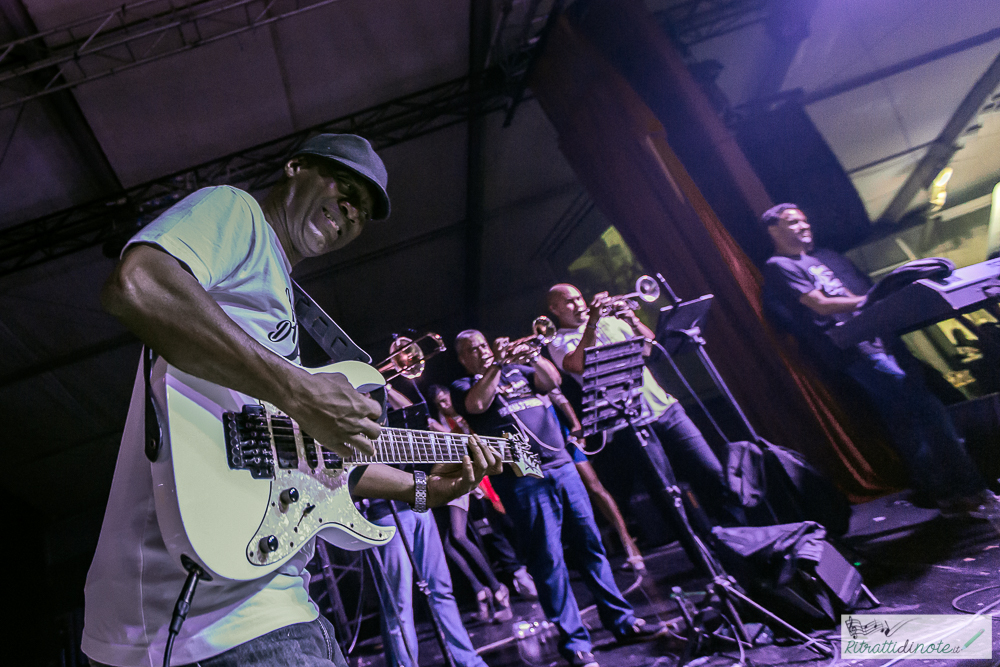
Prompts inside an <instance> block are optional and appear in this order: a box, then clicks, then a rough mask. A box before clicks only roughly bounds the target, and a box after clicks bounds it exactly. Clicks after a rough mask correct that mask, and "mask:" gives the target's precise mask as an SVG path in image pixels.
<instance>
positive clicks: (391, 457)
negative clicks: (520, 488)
mask: <svg viewBox="0 0 1000 667" xmlns="http://www.w3.org/2000/svg"><path fill="white" fill-rule="evenodd" d="M470 437H471V436H468V435H465V434H462V433H436V432H434V431H411V430H409V429H401V428H385V427H384V428H383V429H382V432H381V433H380V434H379V436H378V438H377V439H376V440H374V441H372V444H373V445H374V446H375V452H374V453H373V454H371V455H367V454H361V453H357V454H355V455H354V456H351V457H349V458H346V459H344V463H350V464H360V463H459V462H461V460H462V457H463V456H465V455H467V454H468V453H469V444H468V443H469V438H470ZM479 440H480V442H482V443H483V444H484V445H486V446H487V447H490V448H492V449H494V450H495V451H497V452H499V453H500V455H501V457H502V458H503V462H504V463H510V462H511V453H510V447H509V443H508V442H507V441H506V440H504V439H503V438H490V437H483V436H479Z"/></svg>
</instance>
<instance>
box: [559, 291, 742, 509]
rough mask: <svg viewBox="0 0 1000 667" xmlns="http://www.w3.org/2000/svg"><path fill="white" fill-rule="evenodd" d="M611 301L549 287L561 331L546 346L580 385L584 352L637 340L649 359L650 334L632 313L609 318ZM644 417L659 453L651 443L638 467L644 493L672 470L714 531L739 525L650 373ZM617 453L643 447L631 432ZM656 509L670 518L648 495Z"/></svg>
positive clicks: (693, 433)
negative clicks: (641, 340)
mask: <svg viewBox="0 0 1000 667" xmlns="http://www.w3.org/2000/svg"><path fill="white" fill-rule="evenodd" d="M610 301H611V298H610V297H609V296H608V293H607V292H600V293H598V294H595V295H594V297H593V299H591V302H590V304H589V305H588V304H587V302H586V301H584V299H583V294H581V293H580V290H579V289H577V288H576V287H574V286H573V285H569V284H566V283H562V284H559V285H555V286H553V287H552V288H551V289H550V290H549V294H548V308H549V312H551V313H552V315H553V316H554V317H555V318H556V320H557V322H558V324H559V330H558V331H557V333H556V337H555V338H554V339H553V340H552V342H551V343H549V346H548V350H549V354H551V355H552V359H553V361H555V363H556V365H557V366H558V367H559V368H560V370H562V371H563V372H565V373H567V374H568V375H569V376H570V377H572V378H573V379H574V380H576V382H577V383H579V384H581V385H582V379H583V370H584V369H583V366H584V364H583V361H584V350H586V349H587V348H588V347H594V346H601V345H607V344H609V343H616V342H620V341H625V340H629V339H632V338H635V337H636V336H641V337H643V338H645V339H646V340H647V341H648V342H647V345H646V349H645V351H644V354H645V355H647V356H648V355H649V353H650V350H651V346H650V345H649V343H650V342H652V340H653V338H654V336H653V332H652V331H651V330H650V329H649V327H647V326H646V325H645V324H643V323H642V321H641V320H639V318H638V316H637V315H636V313H635V311H633V310H631V309H628V308H625V309H622V310H621V311H620V312H619V313H618V316H617V317H612V316H607V315H605V314H604V313H605V312H606V311H607V310H608V308H607V307H608V305H609V302H610ZM642 402H643V416H644V417H645V421H648V423H649V427H650V429H651V430H652V432H653V434H654V435H655V436H656V438H657V439H658V440H659V441H660V444H661V445H662V447H658V446H656V445H655V444H654V443H650V444H649V446H648V447H646V452H645V453H646V454H647V455H648V460H649V463H650V464H651V466H652V467H650V466H649V465H643V463H645V460H644V459H643V458H639V459H637V461H636V467H635V469H636V471H637V474H638V475H639V476H640V477H641V478H642V479H643V481H644V485H646V486H647V488H650V490H651V491H652V489H655V488H657V486H652V487H650V485H651V484H658V483H659V482H660V480H662V479H663V478H664V476H666V478H667V479H670V478H672V473H671V472H670V471H671V469H672V471H673V472H676V473H677V477H678V479H679V480H680V481H683V482H686V483H688V484H689V485H690V486H691V489H692V491H693V492H694V493H695V495H696V496H697V498H698V500H699V501H700V502H701V504H702V506H703V507H704V508H705V510H706V512H707V513H708V516H709V519H710V520H711V521H712V523H713V524H716V525H738V524H740V523H742V513H741V512H740V510H739V508H736V507H735V506H734V504H733V502H732V500H731V497H732V493H731V492H730V491H729V489H728V486H727V484H726V478H725V471H724V468H723V464H722V463H721V462H720V461H719V458H718V456H716V454H715V452H713V451H712V448H711V447H710V446H709V445H708V443H707V442H706V441H705V438H704V437H703V436H702V434H701V431H699V430H698V427H697V426H695V425H694V423H693V422H692V421H691V419H690V417H688V416H687V414H686V413H685V412H684V408H683V407H681V405H680V403H678V401H677V399H676V398H674V397H673V396H671V395H670V394H668V393H667V392H665V391H664V390H663V388H662V387H660V385H659V384H658V383H657V382H656V380H655V379H654V378H653V375H652V373H650V371H649V369H648V368H643V370H642ZM615 443H616V446H618V447H620V448H621V449H619V450H616V451H620V452H622V453H625V452H629V453H631V454H632V455H637V454H639V453H640V452H639V450H638V449H636V448H637V447H638V446H640V445H641V443H639V442H638V441H637V439H636V438H635V435H634V433H633V432H632V430H631V429H627V428H626V429H622V430H620V431H618V432H617V433H616V434H615ZM650 495H651V497H652V498H653V501H654V503H656V504H657V505H658V506H659V508H660V510H661V512H662V513H664V514H665V516H667V517H669V516H670V512H669V510H668V508H667V507H666V506H665V499H664V497H663V494H657V493H651V494H650Z"/></svg>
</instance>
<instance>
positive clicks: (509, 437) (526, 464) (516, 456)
mask: <svg viewBox="0 0 1000 667" xmlns="http://www.w3.org/2000/svg"><path fill="white" fill-rule="evenodd" d="M503 437H504V439H505V440H506V441H507V446H508V447H509V448H510V467H511V468H512V469H513V470H514V474H516V475H517V476H518V477H524V476H525V475H529V476H531V477H541V476H542V462H541V461H540V460H539V458H538V454H535V453H534V452H533V451H531V446H530V445H529V444H528V441H527V440H525V439H524V436H523V435H521V434H520V433H504V435H503Z"/></svg>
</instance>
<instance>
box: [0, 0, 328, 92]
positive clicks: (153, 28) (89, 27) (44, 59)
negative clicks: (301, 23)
mask: <svg viewBox="0 0 1000 667" xmlns="http://www.w3.org/2000/svg"><path fill="white" fill-rule="evenodd" d="M335 2H339V0H266V1H265V0H195V1H194V2H189V3H187V4H184V5H178V3H177V2H176V0H139V2H132V3H126V4H122V5H119V6H117V7H115V8H114V9H113V10H111V11H110V12H109V11H105V12H101V13H99V14H95V15H91V16H88V17H86V18H83V19H79V20H76V21H73V22H72V23H67V24H64V25H61V26H59V27H56V28H51V29H49V30H43V31H40V32H38V33H36V34H34V35H29V36H26V37H21V38H20V39H15V40H13V41H10V42H8V43H6V44H4V45H2V46H0V88H5V89H7V90H8V91H10V92H13V93H15V96H14V97H13V98H10V99H3V98H0V110H2V109H6V108H8V107H13V106H18V105H21V104H24V103H25V102H28V101H30V100H33V99H36V98H39V97H43V96H45V95H51V94H52V93H55V92H58V91H60V90H67V89H69V88H74V87H76V86H79V85H81V84H84V83H88V82H90V81H94V80H96V79H101V78H104V77H106V76H110V75H112V74H116V73H118V72H121V71H124V70H127V69H131V68H133V67H138V66H139V65H143V64H145V63H150V62H153V61H156V60H159V59H161V58H166V57H168V56H172V55H174V54H177V53H182V52H184V51H190V50H191V49H194V48H197V47H201V46H205V45H207V44H211V43H213V42H217V41H219V40H221V39H228V38H229V37H234V36H236V35H238V34H240V33H243V32H246V31H248V30H254V29H256V28H260V27H261V26H265V25H268V24H271V23H275V22H277V21H281V20H283V19H286V18H290V17H292V16H297V15H299V14H303V13H305V12H308V11H311V10H313V9H318V8H320V7H324V6H326V5H330V4H333V3H335ZM50 68H51V69H50ZM42 72H44V73H45V74H46V77H47V78H48V81H47V82H46V83H45V84H44V85H42V86H41V88H40V89H39V88H38V86H37V85H36V82H35V80H34V79H31V78H29V77H30V76H31V75H33V74H36V73H42Z"/></svg>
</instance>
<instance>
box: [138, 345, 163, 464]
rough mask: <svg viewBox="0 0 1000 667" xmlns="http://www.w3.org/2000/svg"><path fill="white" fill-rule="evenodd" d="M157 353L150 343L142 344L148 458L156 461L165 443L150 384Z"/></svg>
mask: <svg viewBox="0 0 1000 667" xmlns="http://www.w3.org/2000/svg"><path fill="white" fill-rule="evenodd" d="M155 355H156V353H155V352H153V350H152V349H151V348H150V347H149V346H148V345H143V346H142V375H143V378H144V379H145V382H146V418H145V427H146V437H145V448H146V458H147V459H149V460H150V461H155V460H156V457H157V456H159V455H160V446H161V445H162V444H163V431H162V427H161V426H160V420H159V419H157V418H156V408H155V407H154V406H153V388H152V386H150V381H149V374H150V373H152V372H153V361H154V360H155Z"/></svg>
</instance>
